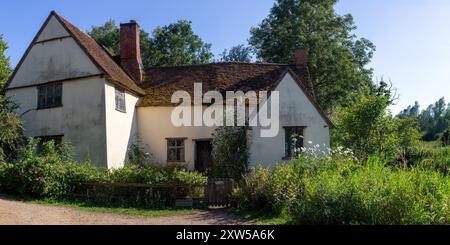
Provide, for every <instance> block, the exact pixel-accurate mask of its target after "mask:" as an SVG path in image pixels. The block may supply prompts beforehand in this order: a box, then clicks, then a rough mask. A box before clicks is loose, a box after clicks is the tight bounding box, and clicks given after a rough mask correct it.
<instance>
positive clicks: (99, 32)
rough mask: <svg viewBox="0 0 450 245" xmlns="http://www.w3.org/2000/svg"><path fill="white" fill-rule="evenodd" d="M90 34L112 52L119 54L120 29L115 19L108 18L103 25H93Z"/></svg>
mask: <svg viewBox="0 0 450 245" xmlns="http://www.w3.org/2000/svg"><path fill="white" fill-rule="evenodd" d="M88 34H89V35H90V36H91V37H92V38H94V39H95V40H96V41H97V42H98V43H99V44H100V45H102V46H103V47H105V48H106V49H107V50H108V51H109V52H111V53H112V54H114V55H117V54H119V52H120V30H119V28H118V27H117V26H116V22H115V21H114V20H108V21H106V23H105V24H103V25H102V26H93V27H92V29H91V31H89V32H88Z"/></svg>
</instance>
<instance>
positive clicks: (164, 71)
mask: <svg viewBox="0 0 450 245" xmlns="http://www.w3.org/2000/svg"><path fill="white" fill-rule="evenodd" d="M288 70H290V71H292V73H294V74H295V75H296V76H298V77H299V79H300V80H301V81H302V83H301V85H302V87H303V89H305V90H306V91H309V90H308V89H307V86H306V83H308V82H307V79H309V78H308V77H309V76H308V74H307V69H302V68H297V67H296V66H295V65H282V64H266V63H240V62H224V63H212V64H205V65H187V66H173V67H151V68H147V69H146V70H145V74H146V79H145V81H144V82H143V83H141V84H140V86H141V88H143V89H145V91H146V96H145V97H144V98H143V99H142V101H141V103H140V106H168V105H173V104H172V103H171V102H170V99H171V96H172V94H173V93H174V92H175V91H177V90H183V91H187V92H188V93H190V94H193V89H194V83H202V87H203V92H205V91H212V90H214V91H219V92H225V91H237V90H241V91H243V92H247V91H250V90H255V91H261V90H265V91H271V90H273V89H274V88H275V86H276V85H278V82H279V80H280V79H281V78H282V75H284V74H285V73H286V72H287V71H288Z"/></svg>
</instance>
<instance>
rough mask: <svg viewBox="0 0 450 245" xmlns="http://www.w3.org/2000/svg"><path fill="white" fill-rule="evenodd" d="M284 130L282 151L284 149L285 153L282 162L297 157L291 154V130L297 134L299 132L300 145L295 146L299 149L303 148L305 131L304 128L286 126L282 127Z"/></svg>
mask: <svg viewBox="0 0 450 245" xmlns="http://www.w3.org/2000/svg"><path fill="white" fill-rule="evenodd" d="M283 128H284V135H285V137H284V149H285V152H284V155H285V156H284V157H283V160H289V159H291V158H294V157H298V156H299V155H294V154H293V153H292V149H291V148H292V142H291V135H292V130H296V131H297V132H298V131H300V136H301V137H300V138H299V139H300V143H297V144H296V146H297V148H301V147H304V143H305V141H304V136H305V129H306V126H286V127H283Z"/></svg>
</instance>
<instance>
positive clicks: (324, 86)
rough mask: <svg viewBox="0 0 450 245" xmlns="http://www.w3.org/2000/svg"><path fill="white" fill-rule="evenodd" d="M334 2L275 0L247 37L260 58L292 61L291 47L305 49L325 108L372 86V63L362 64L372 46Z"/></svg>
mask: <svg viewBox="0 0 450 245" xmlns="http://www.w3.org/2000/svg"><path fill="white" fill-rule="evenodd" d="M336 2H337V0H277V2H276V3H275V5H274V6H273V7H272V9H271V11H270V14H269V16H268V17H267V18H266V19H264V20H263V21H262V22H261V23H260V24H259V26H257V27H254V28H252V29H251V38H250V40H249V42H250V44H251V45H252V46H253V47H254V48H255V50H256V54H257V57H258V58H259V59H261V60H262V61H265V62H274V63H294V57H295V56H294V52H295V49H297V48H303V49H305V50H306V51H307V52H308V54H309V64H308V65H309V68H310V72H311V76H312V79H313V83H314V86H315V89H316V94H317V97H318V100H319V103H320V104H321V106H322V107H323V108H324V109H326V110H328V111H330V110H331V109H333V108H334V107H336V106H347V105H349V104H351V103H352V102H355V100H357V98H356V97H357V96H355V95H356V94H362V93H361V92H362V91H364V92H371V91H372V89H373V85H372V69H368V68H366V66H367V65H368V64H369V62H370V61H371V59H372V56H373V52H374V51H375V46H374V44H373V43H372V42H370V41H369V40H367V39H364V38H360V39H358V38H357V37H356V36H355V35H354V34H353V33H352V32H353V31H354V30H355V29H356V26H355V24H354V22H353V18H352V16H351V15H350V14H347V15H343V16H341V15H338V14H337V13H336V12H335V11H334V5H335V4H336Z"/></svg>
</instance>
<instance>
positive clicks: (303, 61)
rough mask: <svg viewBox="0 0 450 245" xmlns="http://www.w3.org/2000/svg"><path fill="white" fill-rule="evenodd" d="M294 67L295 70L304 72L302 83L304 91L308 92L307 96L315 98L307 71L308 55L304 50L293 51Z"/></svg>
mask: <svg viewBox="0 0 450 245" xmlns="http://www.w3.org/2000/svg"><path fill="white" fill-rule="evenodd" d="M295 66H296V68H297V70H303V71H306V74H307V76H306V78H305V81H304V84H305V86H306V89H307V90H308V92H309V94H310V95H311V96H312V97H313V98H315V97H316V96H315V93H314V86H313V83H312V81H311V75H310V74H309V69H308V53H307V52H306V50H304V49H296V50H295Z"/></svg>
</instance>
